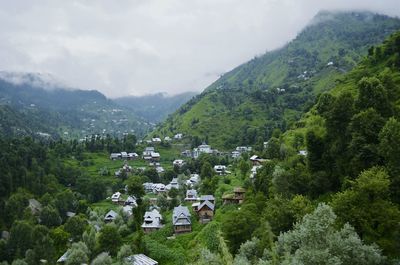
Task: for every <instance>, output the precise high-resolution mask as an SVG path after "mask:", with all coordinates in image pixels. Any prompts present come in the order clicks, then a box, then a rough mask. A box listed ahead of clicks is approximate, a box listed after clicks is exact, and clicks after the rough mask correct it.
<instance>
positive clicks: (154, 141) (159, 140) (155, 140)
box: [151, 137, 161, 143]
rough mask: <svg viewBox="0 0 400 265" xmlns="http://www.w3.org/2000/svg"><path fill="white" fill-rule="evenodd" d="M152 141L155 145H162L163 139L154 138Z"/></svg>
mask: <svg viewBox="0 0 400 265" xmlns="http://www.w3.org/2000/svg"><path fill="white" fill-rule="evenodd" d="M151 141H152V142H153V143H161V139H160V138H158V137H156V138H152V139H151Z"/></svg>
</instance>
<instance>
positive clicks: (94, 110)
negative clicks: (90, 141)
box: [0, 72, 150, 138]
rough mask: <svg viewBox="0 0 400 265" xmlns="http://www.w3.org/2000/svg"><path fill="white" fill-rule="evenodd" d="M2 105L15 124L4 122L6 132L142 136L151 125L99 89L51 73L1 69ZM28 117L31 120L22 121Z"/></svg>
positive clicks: (3, 113)
mask: <svg viewBox="0 0 400 265" xmlns="http://www.w3.org/2000/svg"><path fill="white" fill-rule="evenodd" d="M49 80H50V81H49ZM0 106H1V110H2V112H1V113H0V117H1V118H2V119H3V120H7V123H9V124H10V126H11V127H10V129H5V128H4V127H6V126H2V127H3V128H2V131H3V132H7V133H6V135H14V133H15V132H19V133H18V134H28V135H32V134H33V135H36V134H38V133H44V135H46V134H51V136H53V137H55V138H57V137H59V136H63V137H67V138H78V137H83V136H86V135H90V134H111V135H116V136H118V135H122V134H123V133H135V134H136V135H138V136H142V135H144V134H145V133H147V131H148V130H149V128H150V125H149V124H148V123H147V122H145V121H144V120H143V119H142V118H139V117H138V116H137V115H135V114H133V113H132V111H131V110H129V109H127V108H125V107H121V106H119V105H117V104H116V103H114V102H113V101H111V100H109V99H107V98H106V97H105V96H104V95H103V94H101V93H100V92H98V91H96V90H90V91H87V90H74V89H71V88H65V87H62V86H60V84H59V83H57V82H54V81H53V80H51V78H49V76H47V75H44V76H43V75H41V74H35V73H10V72H7V73H6V72H1V74H0ZM24 120H26V121H29V122H23V123H22V122H21V121H24ZM11 128H12V129H11ZM39 130H40V131H39ZM13 132H14V133H13Z"/></svg>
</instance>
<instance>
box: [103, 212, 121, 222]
mask: <svg viewBox="0 0 400 265" xmlns="http://www.w3.org/2000/svg"><path fill="white" fill-rule="evenodd" d="M117 216H118V214H117V213H116V212H114V211H113V210H110V211H109V212H108V213H106V215H105V216H104V222H112V221H114V220H115V218H117Z"/></svg>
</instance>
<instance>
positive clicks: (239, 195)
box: [222, 187, 246, 204]
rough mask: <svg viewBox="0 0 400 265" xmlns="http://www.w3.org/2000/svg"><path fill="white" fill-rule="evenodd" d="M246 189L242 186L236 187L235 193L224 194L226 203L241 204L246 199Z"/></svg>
mask: <svg viewBox="0 0 400 265" xmlns="http://www.w3.org/2000/svg"><path fill="white" fill-rule="evenodd" d="M245 192H246V191H245V190H244V189H243V188H240V187H236V188H234V190H233V193H228V194H225V195H224V196H222V200H223V201H224V204H241V203H242V202H243V200H244V194H245Z"/></svg>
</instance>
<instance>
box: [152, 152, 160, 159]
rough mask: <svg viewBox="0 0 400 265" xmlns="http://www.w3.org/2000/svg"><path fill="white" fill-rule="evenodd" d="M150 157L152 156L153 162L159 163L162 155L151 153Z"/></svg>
mask: <svg viewBox="0 0 400 265" xmlns="http://www.w3.org/2000/svg"><path fill="white" fill-rule="evenodd" d="M150 156H151V160H152V161H159V160H160V153H157V152H151V154H150Z"/></svg>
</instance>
